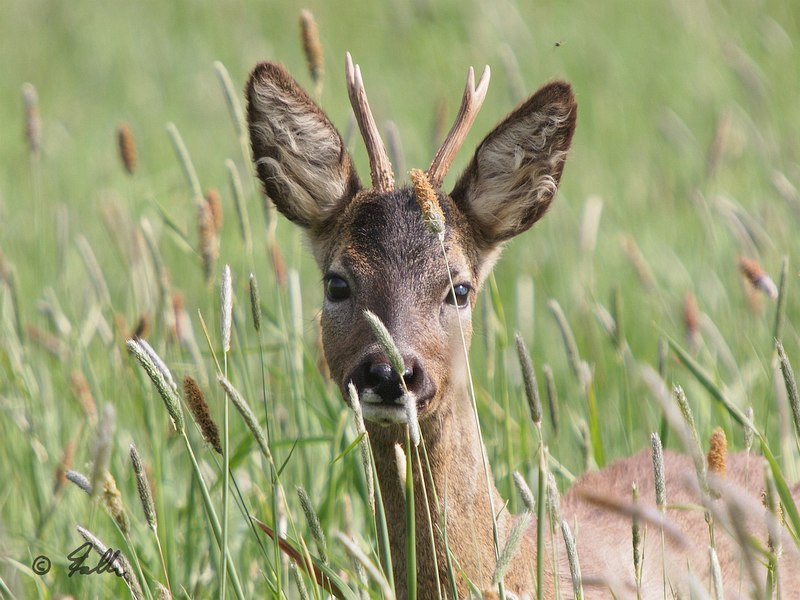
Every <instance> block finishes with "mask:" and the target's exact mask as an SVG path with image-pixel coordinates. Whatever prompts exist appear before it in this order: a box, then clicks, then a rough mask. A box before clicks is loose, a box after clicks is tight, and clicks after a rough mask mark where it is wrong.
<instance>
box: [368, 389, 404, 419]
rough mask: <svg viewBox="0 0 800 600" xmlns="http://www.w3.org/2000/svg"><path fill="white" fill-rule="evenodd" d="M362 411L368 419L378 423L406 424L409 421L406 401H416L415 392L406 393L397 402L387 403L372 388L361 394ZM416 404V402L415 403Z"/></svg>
mask: <svg viewBox="0 0 800 600" xmlns="http://www.w3.org/2000/svg"><path fill="white" fill-rule="evenodd" d="M360 399H361V413H362V414H363V415H364V419H365V420H366V421H371V422H373V423H377V424H378V425H405V424H406V423H408V411H407V410H406V402H414V403H416V401H417V399H416V398H415V397H414V394H406V395H404V396H402V397H400V398H398V399H397V400H396V403H395V404H386V403H385V402H383V400H382V399H381V397H380V396H379V395H378V394H376V393H374V392H373V391H371V390H365V391H364V392H362V394H361V398H360ZM415 406H416V404H415Z"/></svg>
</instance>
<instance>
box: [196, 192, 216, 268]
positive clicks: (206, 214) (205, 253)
mask: <svg viewBox="0 0 800 600" xmlns="http://www.w3.org/2000/svg"><path fill="white" fill-rule="evenodd" d="M197 232H198V237H199V239H200V258H201V259H202V260H203V276H204V277H205V281H206V283H208V282H210V281H211V279H212V277H213V275H214V265H215V264H216V262H217V258H218V257H219V236H218V235H217V229H216V227H215V225H214V214H213V213H212V212H211V207H210V206H209V205H208V203H207V202H202V203H201V204H199V205H198V207H197Z"/></svg>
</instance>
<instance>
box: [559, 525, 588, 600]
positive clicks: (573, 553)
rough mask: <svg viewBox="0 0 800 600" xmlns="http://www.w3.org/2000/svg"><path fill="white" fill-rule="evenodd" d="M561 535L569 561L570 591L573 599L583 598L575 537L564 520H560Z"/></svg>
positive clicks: (580, 599)
mask: <svg viewBox="0 0 800 600" xmlns="http://www.w3.org/2000/svg"><path fill="white" fill-rule="evenodd" d="M561 535H562V536H563V537H564V545H565V546H566V548H567V562H568V563H569V574H570V579H571V580H572V592H573V594H574V596H575V600H582V599H583V585H582V583H581V567H580V562H579V561H578V548H577V546H576V545H575V537H574V536H573V535H572V531H571V530H570V528H569V525H568V524H567V522H566V521H561Z"/></svg>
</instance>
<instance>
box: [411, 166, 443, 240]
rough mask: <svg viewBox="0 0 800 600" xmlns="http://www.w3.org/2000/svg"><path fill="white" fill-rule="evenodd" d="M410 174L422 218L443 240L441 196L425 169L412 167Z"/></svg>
mask: <svg viewBox="0 0 800 600" xmlns="http://www.w3.org/2000/svg"><path fill="white" fill-rule="evenodd" d="M409 175H410V176H411V183H412V184H413V186H414V195H415V197H416V198H417V203H418V204H419V207H420V210H422V220H423V221H424V223H425V225H426V226H427V227H428V229H429V230H430V232H431V233H433V234H435V235H437V236H438V237H439V239H442V240H443V239H444V213H443V212H442V207H441V206H440V205H439V196H438V195H437V194H436V190H434V189H433V186H432V185H431V182H430V180H429V179H428V176H427V175H426V174H425V173H424V172H423V171H420V170H419V169H411V171H410V172H409Z"/></svg>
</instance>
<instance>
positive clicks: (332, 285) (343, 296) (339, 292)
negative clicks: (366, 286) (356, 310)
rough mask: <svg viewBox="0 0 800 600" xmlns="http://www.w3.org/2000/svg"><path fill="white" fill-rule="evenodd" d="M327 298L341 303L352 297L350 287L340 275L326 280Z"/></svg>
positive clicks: (329, 276) (330, 276)
mask: <svg viewBox="0 0 800 600" xmlns="http://www.w3.org/2000/svg"><path fill="white" fill-rule="evenodd" d="M325 297H326V298H327V299H328V300H330V301H331V302H341V301H342V300H347V299H348V298H349V297H350V286H349V285H348V283H347V282H346V281H345V280H344V279H342V278H341V277H339V276H338V275H328V276H327V277H326V278H325Z"/></svg>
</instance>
